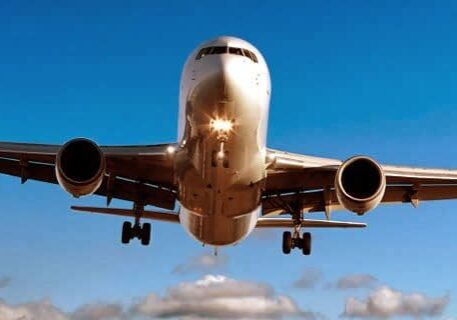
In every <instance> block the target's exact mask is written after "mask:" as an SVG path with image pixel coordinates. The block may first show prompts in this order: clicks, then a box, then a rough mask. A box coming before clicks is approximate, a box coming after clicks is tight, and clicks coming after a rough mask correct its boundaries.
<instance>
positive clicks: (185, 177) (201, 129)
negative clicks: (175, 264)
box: [175, 55, 267, 246]
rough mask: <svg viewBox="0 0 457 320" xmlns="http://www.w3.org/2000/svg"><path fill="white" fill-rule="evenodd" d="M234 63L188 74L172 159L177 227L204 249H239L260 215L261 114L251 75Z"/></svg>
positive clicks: (222, 60)
mask: <svg viewBox="0 0 457 320" xmlns="http://www.w3.org/2000/svg"><path fill="white" fill-rule="evenodd" d="M242 59H243V57H236V56H235V57H232V56H229V55H219V56H210V57H207V58H206V61H202V62H201V63H200V65H197V66H191V68H193V70H192V71H191V77H192V79H188V81H189V82H190V84H189V85H188V89H187V95H186V99H185V113H184V116H185V121H184V122H183V123H184V131H183V134H182V138H181V145H180V149H179V150H178V151H177V153H176V155H175V168H176V177H177V180H178V186H179V190H178V195H179V202H180V205H181V209H180V221H181V224H182V225H183V226H184V228H185V229H186V230H187V231H188V232H189V233H190V234H191V235H192V236H193V237H195V238H196V239H197V240H198V241H201V242H202V243H205V244H211V245H217V246H221V245H229V244H234V243H237V242H239V241H240V240H242V239H243V238H245V237H246V236H247V235H248V234H249V233H250V232H251V231H252V230H253V228H254V227H255V224H256V221H257V217H258V216H259V214H260V198H261V193H262V189H263V184H264V179H265V134H266V125H265V123H266V117H267V107H265V106H264V105H263V101H262V99H259V92H260V91H259V88H258V85H256V73H255V72H253V71H254V69H253V68H252V66H251V68H249V67H250V65H249V64H248V62H247V61H245V59H243V60H242ZM251 63H252V62H251ZM184 76H185V75H183V77H184Z"/></svg>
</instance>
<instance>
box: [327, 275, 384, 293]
mask: <svg viewBox="0 0 457 320" xmlns="http://www.w3.org/2000/svg"><path fill="white" fill-rule="evenodd" d="M377 281H378V279H376V278H375V277H373V276H372V275H369V274H350V275H347V276H344V277H342V278H341V279H339V280H338V281H337V282H336V284H335V287H336V288H337V289H342V290H345V289H359V288H372V287H373V286H374V285H375V284H376V282H377Z"/></svg>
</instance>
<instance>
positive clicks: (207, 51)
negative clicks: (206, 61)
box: [195, 48, 212, 60]
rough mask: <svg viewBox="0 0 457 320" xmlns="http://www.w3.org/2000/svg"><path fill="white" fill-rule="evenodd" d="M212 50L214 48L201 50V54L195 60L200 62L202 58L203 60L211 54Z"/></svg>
mask: <svg viewBox="0 0 457 320" xmlns="http://www.w3.org/2000/svg"><path fill="white" fill-rule="evenodd" d="M210 49H212V48H203V49H201V50H200V52H199V53H198V54H197V57H196V58H195V59H196V60H200V59H201V58H203V57H204V56H206V55H207V54H209V51H210Z"/></svg>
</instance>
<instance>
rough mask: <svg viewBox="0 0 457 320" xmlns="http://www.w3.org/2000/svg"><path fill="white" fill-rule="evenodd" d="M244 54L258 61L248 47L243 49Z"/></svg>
mask: <svg viewBox="0 0 457 320" xmlns="http://www.w3.org/2000/svg"><path fill="white" fill-rule="evenodd" d="M243 52H244V55H245V56H246V57H248V58H249V59H251V60H252V61H254V62H255V63H257V62H259V61H258V60H257V57H256V55H255V53H254V52H251V51H249V50H248V49H243Z"/></svg>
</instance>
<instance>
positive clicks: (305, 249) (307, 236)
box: [302, 232, 312, 256]
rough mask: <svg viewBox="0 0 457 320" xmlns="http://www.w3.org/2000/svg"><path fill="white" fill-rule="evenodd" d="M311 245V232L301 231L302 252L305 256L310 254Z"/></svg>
mask: <svg viewBox="0 0 457 320" xmlns="http://www.w3.org/2000/svg"><path fill="white" fill-rule="evenodd" d="M311 247H312V237H311V233H309V232H305V233H303V239H302V253H303V254H304V255H305V256H309V255H310V254H311Z"/></svg>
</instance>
